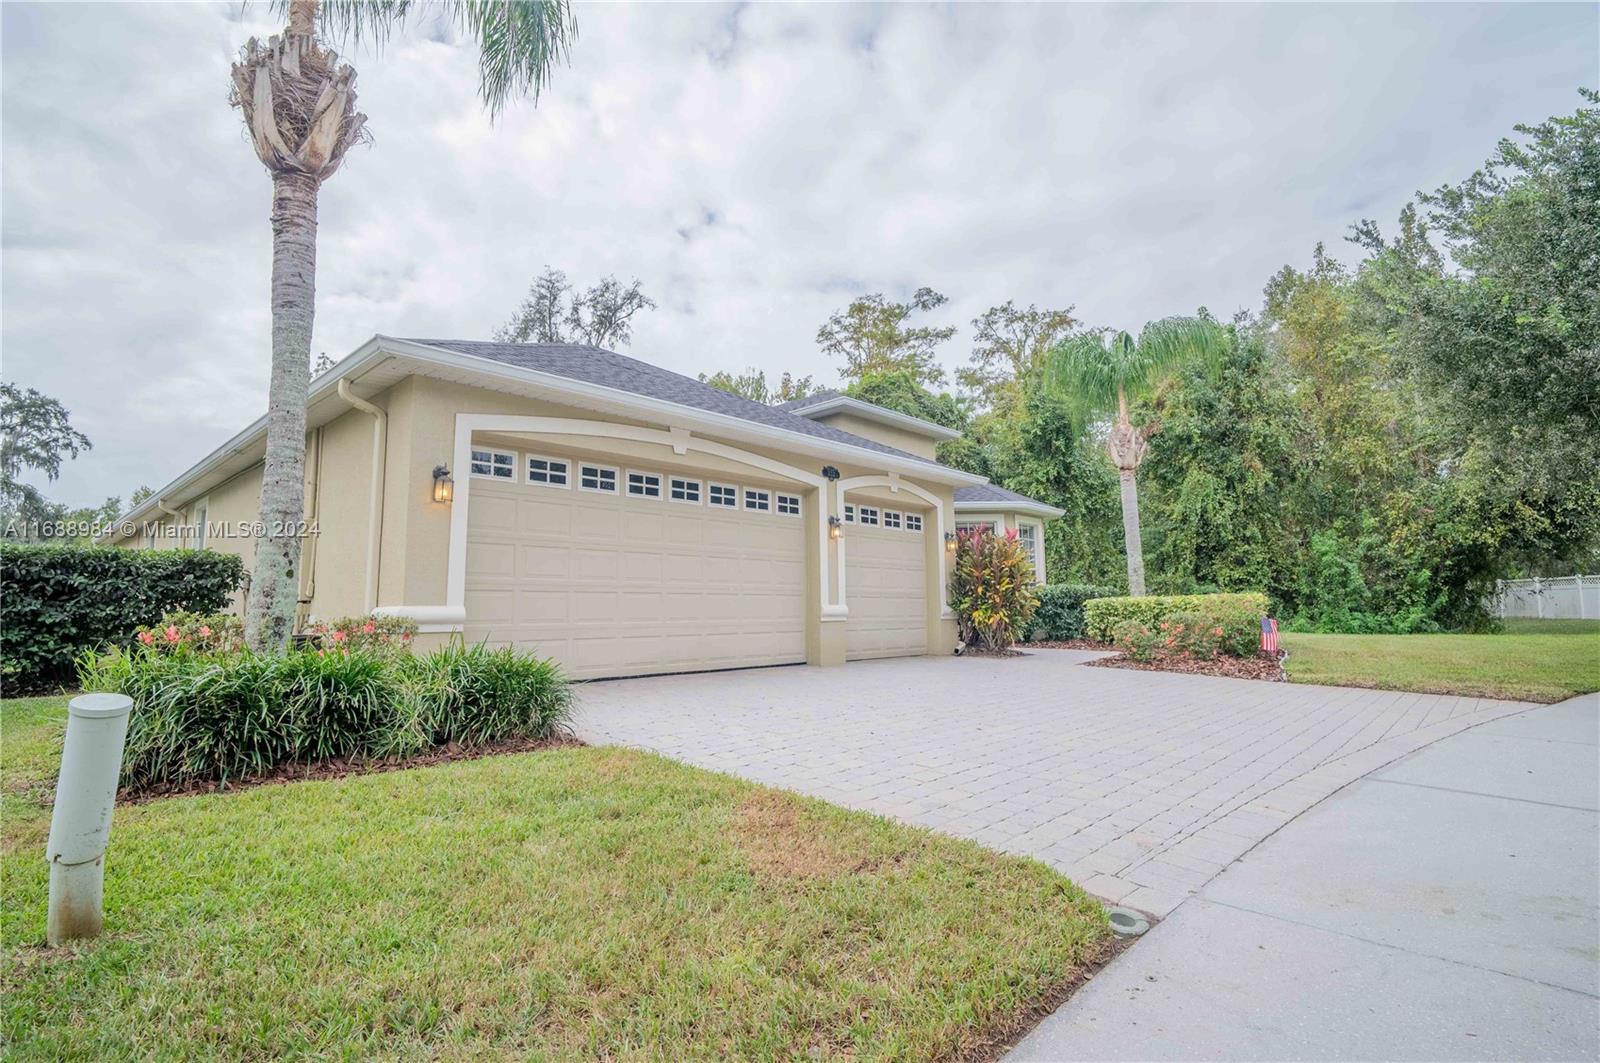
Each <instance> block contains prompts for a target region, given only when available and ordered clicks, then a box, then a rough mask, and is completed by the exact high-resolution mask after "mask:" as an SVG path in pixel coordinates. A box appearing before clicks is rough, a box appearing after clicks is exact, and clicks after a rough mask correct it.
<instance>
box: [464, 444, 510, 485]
mask: <svg viewBox="0 0 1600 1063" xmlns="http://www.w3.org/2000/svg"><path fill="white" fill-rule="evenodd" d="M469 465H470V466H471V472H472V475H474V476H482V477H484V478H486V479H490V480H511V481H515V480H516V478H517V455H516V453H515V452H513V451H510V450H489V449H487V448H484V449H479V448H477V447H474V448H473V450H472V460H471V462H470V463H469Z"/></svg>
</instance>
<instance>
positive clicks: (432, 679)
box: [79, 643, 572, 792]
mask: <svg viewBox="0 0 1600 1063" xmlns="http://www.w3.org/2000/svg"><path fill="white" fill-rule="evenodd" d="M79 680H80V682H81V683H82V685H83V688H84V689H85V690H97V691H110V692H114V693H119V694H127V695H128V696H129V697H131V698H133V715H132V716H131V718H130V719H129V723H128V741H127V746H126V749H125V751H124V753H123V762H122V785H123V786H124V787H126V788H128V789H130V790H132V791H135V792H138V791H141V790H148V789H151V788H153V787H157V786H185V785H191V784H195V783H205V782H222V783H229V782H237V781H240V780H243V779H248V778H250V777H251V776H256V775H262V774H265V773H267V772H270V771H272V770H274V769H276V768H279V767H282V766H285V765H292V764H302V765H306V764H315V763H317V762H318V761H324V760H331V759H354V760H361V759H377V758H383V757H406V756H412V755H414V754H416V753H419V752H422V751H423V750H425V749H427V748H429V747H431V746H435V745H440V744H444V743H449V742H454V743H459V744H461V745H465V746H476V745H482V744H485V743H488V742H494V741H497V740H500V739H504V738H515V737H527V738H536V739H537V738H549V737H555V736H557V735H561V734H564V733H566V731H567V721H568V717H569V715H570V712H571V703H572V694H571V691H570V690H569V689H568V687H567V683H566V680H565V679H564V678H563V677H562V676H561V674H560V671H559V669H557V668H556V666H555V665H554V664H552V663H551V662H549V661H545V660H541V659H539V658H536V657H533V656H531V655H529V654H525V653H518V652H517V651H515V650H511V649H502V650H489V649H485V648H484V647H481V646H478V647H471V648H468V647H463V646H461V645H460V644H459V643H457V644H455V645H452V646H450V647H448V648H446V649H443V650H439V651H437V652H436V653H433V654H429V655H427V656H425V657H413V656H411V655H410V654H396V653H392V652H379V651H376V650H373V649H370V648H361V649H355V650H345V649H339V650H333V651H329V650H325V649H300V650H292V651H290V652H288V653H273V654H256V653H251V652H249V651H240V652H234V653H205V652H196V651H194V650H193V649H191V648H187V647H185V646H184V645H182V644H173V645H169V646H166V647H158V646H155V645H149V646H147V645H143V644H140V645H137V646H135V647H134V648H133V649H122V648H120V647H114V648H112V649H111V650H110V651H108V652H106V653H103V654H93V653H86V654H84V655H83V657H82V659H81V660H80V662H79Z"/></svg>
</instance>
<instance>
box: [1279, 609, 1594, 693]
mask: <svg viewBox="0 0 1600 1063" xmlns="http://www.w3.org/2000/svg"><path fill="white" fill-rule="evenodd" d="M1282 641H1283V646H1284V648H1285V649H1286V650H1288V651H1289V662H1288V671H1289V678H1290V679H1291V680H1293V681H1294V682H1296V683H1331V684H1335V685H1339V686H1358V687H1381V688H1384V689H1387V690H1420V691H1424V692H1427V693H1434V694H1470V695H1476V696H1479V697H1488V698H1511V699H1514V700H1520V701H1562V700H1564V699H1566V698H1570V697H1572V696H1574V695H1576V694H1583V693H1587V692H1588V691H1591V690H1600V622H1597V621H1582V620H1529V621H1520V622H1519V621H1508V622H1507V625H1506V631H1505V633H1503V634H1497V635H1303V634H1285V635H1284V636H1283V638H1282Z"/></svg>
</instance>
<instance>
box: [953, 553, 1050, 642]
mask: <svg viewBox="0 0 1600 1063" xmlns="http://www.w3.org/2000/svg"><path fill="white" fill-rule="evenodd" d="M1038 607H1039V594H1038V591H1037V590H1035V588H1034V582H1033V562H1032V560H1031V559H1030V558H1029V557H1028V551H1027V550H1026V549H1024V548H1023V547H1022V545H1021V544H1020V543H1018V542H1017V533H1016V532H1014V531H1008V532H1006V533H1005V534H1004V535H996V534H995V533H994V532H993V531H991V530H990V529H989V528H988V527H986V526H979V527H977V528H974V529H971V530H969V531H964V532H961V533H960V535H959V536H958V537H957V539H956V556H955V561H954V563H953V564H952V566H951V572H950V608H951V609H953V610H954V611H955V614H956V630H957V631H958V633H959V634H960V636H961V641H962V643H964V644H965V645H968V646H983V647H984V648H986V649H990V650H1003V649H1008V648H1009V647H1010V646H1011V645H1012V643H1014V642H1016V641H1017V640H1018V639H1020V638H1022V637H1023V636H1024V635H1025V634H1027V632H1028V629H1029V626H1030V625H1031V624H1032V622H1033V613H1034V610H1035V609H1037V608H1038Z"/></svg>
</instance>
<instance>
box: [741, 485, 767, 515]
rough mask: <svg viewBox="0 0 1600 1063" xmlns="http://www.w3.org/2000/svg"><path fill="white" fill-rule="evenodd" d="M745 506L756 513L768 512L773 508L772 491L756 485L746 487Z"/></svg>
mask: <svg viewBox="0 0 1600 1063" xmlns="http://www.w3.org/2000/svg"><path fill="white" fill-rule="evenodd" d="M744 508H745V509H747V510H750V511H751V512H754V513H766V512H769V511H770V510H771V509H772V492H771V491H763V490H761V489H759V488H756V487H746V488H745V489H744Z"/></svg>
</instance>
